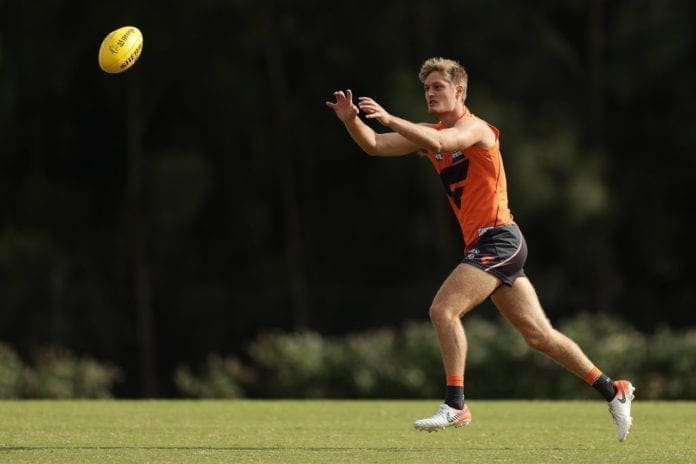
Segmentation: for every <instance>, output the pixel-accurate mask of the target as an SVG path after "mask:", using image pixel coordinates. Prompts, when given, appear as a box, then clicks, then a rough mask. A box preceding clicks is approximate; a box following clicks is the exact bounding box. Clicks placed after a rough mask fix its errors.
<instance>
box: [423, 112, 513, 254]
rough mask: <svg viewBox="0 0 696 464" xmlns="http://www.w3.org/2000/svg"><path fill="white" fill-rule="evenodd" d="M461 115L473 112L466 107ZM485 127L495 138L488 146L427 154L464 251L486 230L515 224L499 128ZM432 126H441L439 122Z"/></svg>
mask: <svg viewBox="0 0 696 464" xmlns="http://www.w3.org/2000/svg"><path fill="white" fill-rule="evenodd" d="M462 117H474V115H473V114H471V112H469V110H468V109H467V110H466V112H465V113H464V114H463V115H462ZM488 126H489V127H490V128H491V130H492V131H493V132H494V133H495V138H496V140H495V144H494V145H493V146H492V147H490V148H480V147H477V146H471V147H468V148H465V149H463V150H458V151H454V152H443V153H433V152H430V151H429V152H428V153H427V155H428V158H429V159H430V161H431V162H432V164H433V166H434V167H435V170H436V171H437V173H438V174H439V175H440V178H441V180H442V183H443V185H444V187H445V191H446V193H447V197H448V198H449V203H450V206H451V207H452V210H453V211H454V214H455V216H456V218H457V221H458V222H459V226H460V228H461V231H462V236H463V238H464V243H465V249H466V250H468V249H470V248H471V247H472V246H473V245H474V244H475V243H476V242H477V241H478V237H479V235H480V234H482V233H483V232H485V230H486V229H488V228H490V227H497V226H502V225H506V224H512V223H514V221H513V217H512V213H511V212H510V209H509V207H508V196H507V180H506V177H505V169H504V167H503V158H502V155H501V153H500V131H499V130H498V129H497V128H496V127H495V126H492V125H491V124H488ZM433 127H434V128H435V129H437V130H440V129H442V121H440V122H438V123H437V124H436V125H435V126H433Z"/></svg>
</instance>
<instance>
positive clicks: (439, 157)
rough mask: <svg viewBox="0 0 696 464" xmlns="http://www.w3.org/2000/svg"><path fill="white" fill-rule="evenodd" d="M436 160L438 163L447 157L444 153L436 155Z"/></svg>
mask: <svg viewBox="0 0 696 464" xmlns="http://www.w3.org/2000/svg"><path fill="white" fill-rule="evenodd" d="M435 159H436V160H437V161H442V160H443V159H445V156H444V155H443V154H442V153H435Z"/></svg>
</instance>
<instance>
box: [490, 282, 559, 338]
mask: <svg viewBox="0 0 696 464" xmlns="http://www.w3.org/2000/svg"><path fill="white" fill-rule="evenodd" d="M491 300H492V301H493V303H495V305H496V307H497V308H498V310H499V311H500V313H501V314H502V315H503V316H504V317H505V318H506V319H507V320H508V321H510V323H511V324H512V325H513V326H515V327H516V328H517V329H518V330H519V331H520V332H522V333H523V334H526V333H530V332H532V333H533V332H538V331H545V330H547V329H549V328H551V323H550V322H549V319H548V317H547V316H546V313H545V312H544V309H543V308H542V306H541V303H540V302H539V297H538V296H537V293H536V290H534V287H533V286H532V283H531V282H530V281H529V279H528V278H527V277H520V278H518V279H516V280H515V283H514V284H513V285H512V286H511V287H508V286H500V287H499V288H498V289H497V290H496V291H495V292H493V294H492V295H491Z"/></svg>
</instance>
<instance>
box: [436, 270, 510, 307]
mask: <svg viewBox="0 0 696 464" xmlns="http://www.w3.org/2000/svg"><path fill="white" fill-rule="evenodd" d="M500 285H501V281H500V279H498V278H497V277H495V276H493V275H491V274H489V273H487V272H486V271H483V270H481V269H479V268H477V267H475V266H472V265H470V264H466V263H461V264H459V265H458V266H457V267H455V268H454V270H453V271H452V272H451V273H450V275H449V276H448V277H447V278H446V279H445V281H444V282H443V283H442V286H441V287H440V289H439V290H438V291H437V294H436V295H435V298H434V300H433V307H438V308H447V310H448V311H452V312H454V313H455V314H456V315H458V316H460V317H461V316H463V315H464V314H466V313H467V312H469V311H471V310H472V309H473V308H474V307H476V306H477V305H478V304H480V303H481V302H483V301H484V300H485V299H486V298H488V297H489V296H490V295H491V293H493V291H494V290H495V289H496V288H497V287H498V286H500Z"/></svg>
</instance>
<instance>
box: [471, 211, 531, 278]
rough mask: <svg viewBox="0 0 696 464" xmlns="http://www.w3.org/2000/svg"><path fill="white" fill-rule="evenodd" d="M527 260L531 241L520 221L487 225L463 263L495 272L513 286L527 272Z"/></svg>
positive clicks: (495, 274)
mask: <svg viewBox="0 0 696 464" xmlns="http://www.w3.org/2000/svg"><path fill="white" fill-rule="evenodd" d="M526 261H527V242H526V241H525V240H524V236H523V235H522V231H521V230H520V228H519V227H518V226H517V224H507V225H504V226H499V227H491V228H490V229H487V230H486V231H485V232H484V233H483V234H481V236H480V237H479V239H478V241H477V242H476V243H474V245H473V246H472V247H470V248H468V249H467V250H466V253H465V256H464V259H462V263H466V264H471V265H472V266H476V267H478V268H479V269H483V270H484V271H486V272H489V273H491V274H493V275H494V276H496V277H497V278H499V279H500V280H502V281H503V283H504V284H505V285H507V286H509V287H510V286H512V284H513V283H514V282H515V279H517V278H518V277H523V276H524V275H525V274H524V263H525V262H526Z"/></svg>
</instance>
